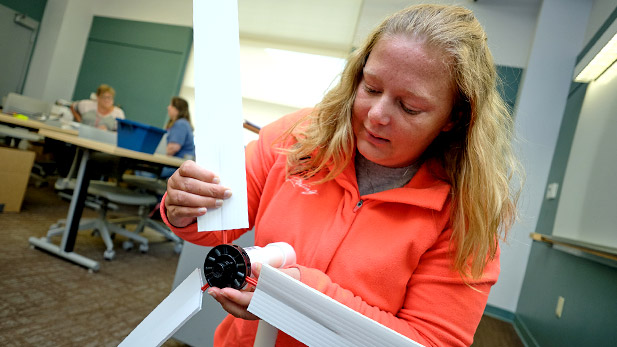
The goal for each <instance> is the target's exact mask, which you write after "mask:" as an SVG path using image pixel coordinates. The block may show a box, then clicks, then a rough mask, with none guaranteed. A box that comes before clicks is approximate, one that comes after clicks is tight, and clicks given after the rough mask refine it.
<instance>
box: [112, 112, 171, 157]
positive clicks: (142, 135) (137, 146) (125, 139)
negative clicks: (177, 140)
mask: <svg viewBox="0 0 617 347" xmlns="http://www.w3.org/2000/svg"><path fill="white" fill-rule="evenodd" d="M165 133H166V131H165V130H163V129H161V128H157V127H153V126H151V125H148V124H143V123H139V122H135V121H132V120H128V119H118V147H122V148H127V149H132V150H134V151H139V152H144V153H149V154H153V153H154V151H156V147H157V146H158V144H159V142H161V138H162V137H163V135H164V134H165Z"/></svg>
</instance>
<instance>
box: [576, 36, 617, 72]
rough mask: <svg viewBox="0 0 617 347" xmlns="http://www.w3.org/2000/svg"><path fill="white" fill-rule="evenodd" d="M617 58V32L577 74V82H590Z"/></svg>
mask: <svg viewBox="0 0 617 347" xmlns="http://www.w3.org/2000/svg"><path fill="white" fill-rule="evenodd" d="M615 60H617V34H615V35H613V38H612V39H610V41H609V42H608V43H607V44H606V45H605V46H604V47H603V48H602V49H601V50H600V52H598V54H596V56H595V57H594V58H593V59H592V60H591V61H590V62H589V64H587V66H585V68H584V69H583V70H582V71H581V72H580V73H579V74H578V75H577V76H576V78H575V79H574V81H575V82H584V83H588V82H591V81H593V80H595V79H596V78H598V77H600V75H602V74H603V73H604V71H606V69H608V68H609V67H610V66H611V65H612V64H613V63H614V62H615Z"/></svg>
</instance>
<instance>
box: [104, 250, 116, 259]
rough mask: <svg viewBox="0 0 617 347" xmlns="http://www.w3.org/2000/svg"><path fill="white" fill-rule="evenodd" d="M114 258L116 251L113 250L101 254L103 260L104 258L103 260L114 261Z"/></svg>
mask: <svg viewBox="0 0 617 347" xmlns="http://www.w3.org/2000/svg"><path fill="white" fill-rule="evenodd" d="M115 256H116V251H114V250H113V249H111V250H106V251H105V252H104V253H103V258H105V260H112V259H114V257H115Z"/></svg>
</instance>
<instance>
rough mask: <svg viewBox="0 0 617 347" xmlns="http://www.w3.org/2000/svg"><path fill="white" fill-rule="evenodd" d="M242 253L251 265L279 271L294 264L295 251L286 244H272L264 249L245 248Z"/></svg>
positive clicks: (255, 247)
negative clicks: (260, 264) (246, 256)
mask: <svg viewBox="0 0 617 347" xmlns="http://www.w3.org/2000/svg"><path fill="white" fill-rule="evenodd" d="M244 251H245V252H246V254H247V255H248V256H249V259H250V260H251V264H254V263H262V264H268V265H270V266H272V267H274V268H277V269H281V268H284V267H286V266H290V265H293V264H295V263H296V251H294V249H293V247H291V245H289V244H288V243H286V242H274V243H270V244H267V245H266V246H265V247H258V246H252V247H246V248H244Z"/></svg>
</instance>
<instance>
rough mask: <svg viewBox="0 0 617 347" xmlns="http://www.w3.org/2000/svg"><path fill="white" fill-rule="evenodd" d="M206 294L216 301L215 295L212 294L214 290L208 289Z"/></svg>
mask: <svg viewBox="0 0 617 347" xmlns="http://www.w3.org/2000/svg"><path fill="white" fill-rule="evenodd" d="M208 294H210V296H211V297H213V298H215V299H216V293H215V292H214V290H212V289H208Z"/></svg>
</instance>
